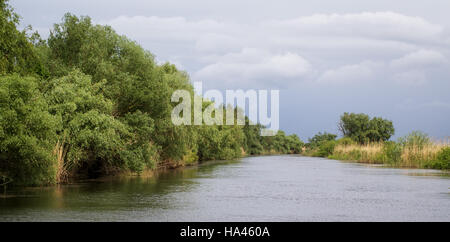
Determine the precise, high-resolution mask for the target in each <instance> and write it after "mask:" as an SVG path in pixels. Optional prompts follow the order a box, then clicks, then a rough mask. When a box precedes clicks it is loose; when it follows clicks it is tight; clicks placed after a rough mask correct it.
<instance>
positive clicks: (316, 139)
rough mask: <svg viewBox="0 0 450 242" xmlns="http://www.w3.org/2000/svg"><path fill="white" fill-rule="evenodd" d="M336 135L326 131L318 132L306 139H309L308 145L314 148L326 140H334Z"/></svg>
mask: <svg viewBox="0 0 450 242" xmlns="http://www.w3.org/2000/svg"><path fill="white" fill-rule="evenodd" d="M336 138H337V135H335V134H330V133H327V132H324V133H322V132H319V133H317V134H316V135H314V136H313V137H312V138H310V139H308V141H309V147H310V148H312V149H314V148H316V147H319V146H320V145H321V144H322V143H323V142H326V141H333V140H336Z"/></svg>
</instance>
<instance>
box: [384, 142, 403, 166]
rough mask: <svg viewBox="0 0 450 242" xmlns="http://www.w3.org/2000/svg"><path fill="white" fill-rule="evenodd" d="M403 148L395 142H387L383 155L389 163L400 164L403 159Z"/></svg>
mask: <svg viewBox="0 0 450 242" xmlns="http://www.w3.org/2000/svg"><path fill="white" fill-rule="evenodd" d="M402 151H403V149H402V146H401V145H400V144H398V143H395V142H392V141H391V142H386V143H384V146H383V154H384V156H385V157H386V162H387V163H398V162H400V161H401V158H402Z"/></svg>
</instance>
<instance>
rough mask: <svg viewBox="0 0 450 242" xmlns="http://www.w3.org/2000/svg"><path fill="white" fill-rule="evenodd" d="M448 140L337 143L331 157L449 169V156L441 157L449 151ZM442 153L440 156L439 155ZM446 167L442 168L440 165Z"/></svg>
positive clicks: (399, 165) (410, 166) (397, 165)
mask: <svg viewBox="0 0 450 242" xmlns="http://www.w3.org/2000/svg"><path fill="white" fill-rule="evenodd" d="M449 147H450V146H449V143H448V142H429V143H426V144H414V143H407V144H401V143H394V142H385V143H370V144H364V145H359V144H350V145H339V144H338V145H336V147H335V148H334V151H333V153H332V155H330V156H329V157H330V158H332V159H337V160H349V161H356V162H361V163H371V164H387V165H391V166H396V167H409V168H437V169H448V168H445V167H447V166H448V162H449V161H448V158H440V157H441V156H442V155H440V154H441V153H443V152H444V150H445V151H447V152H448V150H449V149H450V148H449ZM439 155H440V156H439ZM442 165H443V167H444V168H440V167H442Z"/></svg>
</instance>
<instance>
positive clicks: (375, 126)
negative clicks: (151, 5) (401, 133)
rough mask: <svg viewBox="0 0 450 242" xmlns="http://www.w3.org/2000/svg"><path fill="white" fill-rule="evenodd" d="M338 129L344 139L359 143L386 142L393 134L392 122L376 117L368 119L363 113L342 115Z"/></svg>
mask: <svg viewBox="0 0 450 242" xmlns="http://www.w3.org/2000/svg"><path fill="white" fill-rule="evenodd" d="M338 128H339V131H341V133H342V135H343V136H344V137H350V138H352V139H353V140H355V141H356V142H359V143H366V142H379V141H387V140H389V139H390V137H391V136H392V135H394V133H395V130H394V126H393V124H392V121H389V120H386V119H382V118H378V117H375V118H373V119H370V117H369V116H368V115H367V114H363V113H360V114H355V113H344V114H343V115H342V116H341V119H340V122H339V125H338Z"/></svg>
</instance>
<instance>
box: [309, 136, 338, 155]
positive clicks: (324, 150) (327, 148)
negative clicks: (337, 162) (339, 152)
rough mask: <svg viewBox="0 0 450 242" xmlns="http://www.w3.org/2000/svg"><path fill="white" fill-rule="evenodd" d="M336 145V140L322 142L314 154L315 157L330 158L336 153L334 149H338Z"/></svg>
mask: <svg viewBox="0 0 450 242" xmlns="http://www.w3.org/2000/svg"><path fill="white" fill-rule="evenodd" d="M336 143H337V142H336V141H334V140H329V141H324V142H322V143H321V144H320V145H319V147H318V150H317V151H316V152H315V153H314V156H318V157H328V156H330V155H331V154H333V152H334V147H336Z"/></svg>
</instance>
